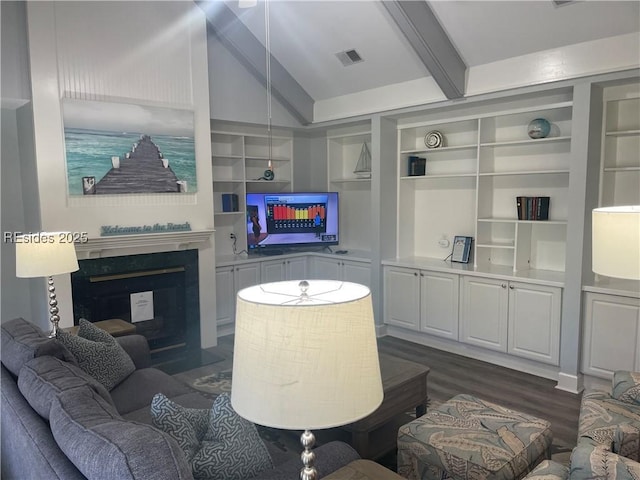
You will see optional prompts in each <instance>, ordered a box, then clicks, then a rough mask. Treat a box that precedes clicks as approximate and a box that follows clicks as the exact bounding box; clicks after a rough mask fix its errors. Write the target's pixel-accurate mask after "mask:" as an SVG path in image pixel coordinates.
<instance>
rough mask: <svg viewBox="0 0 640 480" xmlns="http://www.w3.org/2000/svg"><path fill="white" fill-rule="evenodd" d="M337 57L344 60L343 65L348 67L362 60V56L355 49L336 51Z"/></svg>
mask: <svg viewBox="0 0 640 480" xmlns="http://www.w3.org/2000/svg"><path fill="white" fill-rule="evenodd" d="M336 57H338V60H340V61H341V62H342V65H344V66H345V67H348V66H349V65H353V64H354V63H358V62H362V57H361V56H360V54H359V53H358V52H356V51H355V49H351V50H345V51H344V52H338V53H336Z"/></svg>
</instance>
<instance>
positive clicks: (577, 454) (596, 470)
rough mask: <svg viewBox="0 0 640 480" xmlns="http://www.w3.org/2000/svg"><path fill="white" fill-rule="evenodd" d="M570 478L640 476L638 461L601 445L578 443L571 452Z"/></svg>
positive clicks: (597, 479)
mask: <svg viewBox="0 0 640 480" xmlns="http://www.w3.org/2000/svg"><path fill="white" fill-rule="evenodd" d="M569 478H570V479H571V480H620V479H623V478H624V479H638V478H640V463H638V462H634V461H633V460H630V459H628V458H625V457H622V456H620V455H616V454H615V453H613V452H611V451H610V450H607V449H606V448H605V447H604V446H602V445H578V446H577V447H576V448H574V449H573V452H572V453H571V469H570V473H569Z"/></svg>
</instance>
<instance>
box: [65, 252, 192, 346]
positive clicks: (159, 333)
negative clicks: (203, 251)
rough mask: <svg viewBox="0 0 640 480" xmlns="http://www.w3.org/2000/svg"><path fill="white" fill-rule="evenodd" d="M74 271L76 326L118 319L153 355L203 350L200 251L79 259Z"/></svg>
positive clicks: (72, 280)
mask: <svg viewBox="0 0 640 480" xmlns="http://www.w3.org/2000/svg"><path fill="white" fill-rule="evenodd" d="M79 263H80V270H78V271H77V272H75V273H73V274H72V276H71V283H72V289H73V310H74V320H75V324H77V323H78V320H79V319H80V318H85V319H87V320H89V321H91V322H97V321H100V320H108V319H112V318H119V319H121V320H125V321H127V322H131V323H133V324H134V325H135V326H136V333H139V334H141V335H144V336H145V337H146V338H147V340H148V341H149V347H150V349H151V351H152V353H154V352H161V351H170V350H175V351H184V350H189V349H192V348H197V349H199V348H200V322H199V319H200V314H199V299H198V254H197V250H186V251H180V252H169V253H157V254H144V255H132V256H127V257H107V258H99V259H89V260H81V261H80V262H79Z"/></svg>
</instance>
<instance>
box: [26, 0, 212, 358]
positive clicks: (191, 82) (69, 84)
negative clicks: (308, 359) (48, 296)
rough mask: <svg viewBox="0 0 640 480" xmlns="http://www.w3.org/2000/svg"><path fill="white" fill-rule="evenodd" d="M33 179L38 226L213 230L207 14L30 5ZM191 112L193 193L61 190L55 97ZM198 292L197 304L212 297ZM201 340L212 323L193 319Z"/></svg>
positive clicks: (205, 256)
mask: <svg viewBox="0 0 640 480" xmlns="http://www.w3.org/2000/svg"><path fill="white" fill-rule="evenodd" d="M27 14H28V15H27V18H28V35H29V46H30V49H29V53H30V62H31V76H32V92H33V117H34V119H33V120H34V129H35V151H36V163H37V182H38V191H39V196H40V199H39V206H40V214H41V218H42V225H41V228H42V230H50V231H51V230H69V231H86V232H88V234H89V237H90V238H92V237H98V236H99V232H100V226H102V225H114V224H118V225H121V226H127V225H143V224H153V223H156V222H157V223H167V222H174V223H182V222H184V221H189V222H190V224H191V227H192V229H194V230H204V229H211V228H213V226H214V225H213V194H212V189H211V162H210V158H211V141H210V115H209V81H208V71H207V38H206V19H205V17H204V14H203V12H202V11H201V10H200V9H199V8H198V7H197V6H196V5H195V4H193V3H192V2H180V1H177V2H165V1H157V2H156V1H146V2H29V4H28V5H27ZM65 97H68V98H76V99H87V100H99V101H115V102H124V103H133V104H142V105H152V106H164V107H169V108H182V109H185V108H186V109H190V110H193V112H194V126H195V132H194V134H195V149H196V169H197V176H198V178H197V182H198V191H197V192H195V193H188V194H182V195H173V194H156V195H115V196H104V197H103V196H92V198H85V197H70V196H69V195H68V194H67V182H66V172H65V156H64V134H63V128H64V127H63V122H62V99H63V98H65ZM213 252H214V248H213V238H212V239H211V240H210V242H209V243H207V244H206V245H205V246H204V247H202V248H200V265H199V267H200V284H201V285H202V286H207V288H211V287H212V286H213V285H214V282H215V275H214V267H215V258H214V253H213ZM61 277H63V278H60V279H59V280H57V281H56V289H57V293H58V299H59V300H60V299H61V297H62V300H61V301H60V303H61V305H60V307H61V317H62V319H63V320H62V323H63V324H64V323H66V324H71V323H72V311H71V301H70V298H71V297H70V289H71V286H70V280H69V276H68V275H66V276H61ZM211 297H212V296H211V295H207V294H206V292H205V294H203V293H202V292H201V295H200V310H201V313H202V314H203V317H206V316H207V315H206V312H211V311H215V300H214V299H212V298H211ZM201 333H202V344H203V347H208V346H212V345H215V343H216V331H215V324H214V322H206V321H204V320H203V321H202V322H201Z"/></svg>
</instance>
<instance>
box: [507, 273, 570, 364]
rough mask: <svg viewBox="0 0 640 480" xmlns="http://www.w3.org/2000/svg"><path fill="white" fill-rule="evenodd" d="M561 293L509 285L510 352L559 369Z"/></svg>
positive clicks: (536, 286) (528, 285)
mask: <svg viewBox="0 0 640 480" xmlns="http://www.w3.org/2000/svg"><path fill="white" fill-rule="evenodd" d="M561 305H562V289H560V288H557V287H546V286H541V285H530V284H526V283H518V282H509V348H508V352H509V353H510V354H513V355H518V356H519V357H524V358H529V359H531V360H537V361H539V362H544V363H550V364H552V365H558V364H559V362H560V315H561Z"/></svg>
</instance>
